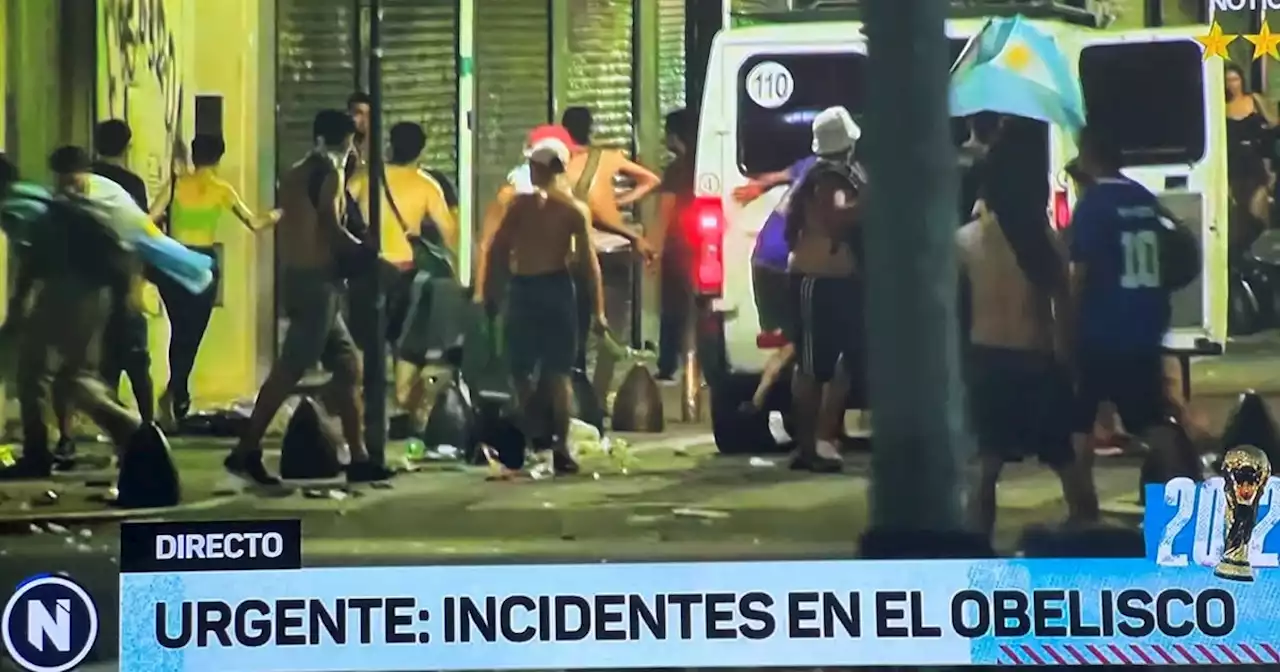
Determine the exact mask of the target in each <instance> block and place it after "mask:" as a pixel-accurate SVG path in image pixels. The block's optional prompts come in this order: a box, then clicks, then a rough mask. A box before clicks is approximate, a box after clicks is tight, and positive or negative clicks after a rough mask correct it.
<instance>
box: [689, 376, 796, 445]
mask: <svg viewBox="0 0 1280 672" xmlns="http://www.w3.org/2000/svg"><path fill="white" fill-rule="evenodd" d="M759 383H760V376H754V375H746V374H736V375H735V374H730V375H725V376H721V377H719V378H718V379H716V380H715V381H714V382H712V383H711V384H710V385H709V386H708V387H709V390H708V391H709V392H710V396H711V432H712V433H713V434H714V435H715V439H716V449H717V450H719V451H720V452H721V453H723V454H725V455H744V454H752V453H776V452H780V451H786V450H789V449H790V445H789V444H780V443H778V441H777V439H775V438H774V435H773V433H772V432H771V431H770V430H769V414H770V411H771V409H773V410H776V409H777V407H776V405H775V404H773V403H770V404H768V405H767V407H766V409H765V410H763V411H758V412H754V413H748V412H744V411H743V406H744V404H745V403H746V402H749V401H750V400H751V396H752V394H754V393H755V389H756V386H757V385H759ZM771 396H772V395H771ZM770 401H771V402H772V401H773V400H772V399H771V400H770Z"/></svg>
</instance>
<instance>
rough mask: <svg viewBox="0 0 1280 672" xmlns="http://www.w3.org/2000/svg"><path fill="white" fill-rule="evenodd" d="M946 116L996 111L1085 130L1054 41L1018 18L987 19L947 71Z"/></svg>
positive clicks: (1076, 89)
mask: <svg viewBox="0 0 1280 672" xmlns="http://www.w3.org/2000/svg"><path fill="white" fill-rule="evenodd" d="M950 102H951V115H952V116H953V117H967V116H969V115H971V114H975V113H978V112H998V113H1001V114H1009V115H1014V116H1018V117H1027V118H1030V119H1037V120H1039V121H1043V122H1046V123H1051V124H1056V125H1058V126H1062V127H1064V128H1066V129H1068V130H1069V131H1071V132H1072V133H1076V132H1078V131H1079V130H1080V129H1081V128H1083V127H1084V123H1085V116H1084V100H1083V98H1082V97H1081V95H1080V86H1079V83H1078V82H1077V81H1076V79H1075V77H1074V76H1072V74H1071V68H1070V66H1069V65H1068V63H1067V59H1066V56H1064V55H1063V54H1062V52H1061V51H1060V50H1059V49H1058V45H1057V43H1056V41H1055V40H1054V38H1053V36H1051V35H1048V34H1046V33H1044V32H1043V31H1041V30H1040V29H1039V28H1036V27H1035V26H1033V25H1032V24H1031V22H1030V21H1028V20H1027V19H1026V18H1024V17H1022V16H1014V17H1011V18H998V19H991V20H990V21H988V22H987V25H985V26H983V28H982V30H980V31H979V32H978V34H977V35H975V36H974V37H973V39H972V40H970V41H969V44H968V45H966V46H965V49H964V51H963V52H961V54H960V58H959V59H958V60H957V61H956V63H955V65H953V66H952V68H951V97H950Z"/></svg>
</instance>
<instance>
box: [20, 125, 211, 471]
mask: <svg viewBox="0 0 1280 672" xmlns="http://www.w3.org/2000/svg"><path fill="white" fill-rule="evenodd" d="M49 165H50V168H51V169H52V170H53V172H54V174H55V178H56V182H57V187H58V193H57V195H56V196H55V195H50V194H48V193H47V192H45V191H44V190H42V189H40V188H39V187H36V186H34V185H31V184H24V183H21V182H19V181H18V173H17V170H16V169H15V168H14V167H13V165H12V164H11V163H9V162H7V161H5V160H3V159H2V158H0V219H3V221H4V228H5V231H6V233H9V234H10V235H11V236H14V237H15V238H17V239H18V240H17V242H18V243H19V246H20V249H21V251H22V252H21V262H20V267H19V279H18V287H17V291H16V292H15V295H14V296H13V298H12V299H11V301H10V312H9V315H8V319H7V320H6V323H5V325H4V327H3V332H4V333H5V334H7V335H10V336H11V337H12V335H16V336H17V340H18V346H17V353H18V354H17V356H18V372H17V379H18V380H17V385H18V396H19V400H20V403H21V407H22V412H21V416H22V426H23V453H22V456H21V457H20V458H19V460H18V461H17V463H16V464H14V465H13V466H11V467H8V468H6V469H3V470H0V480H15V479H27V478H32V479H37V478H47V477H48V476H49V475H50V473H51V471H52V468H53V462H54V458H53V454H52V453H51V452H50V450H49V437H48V428H47V427H46V425H45V410H46V406H47V405H48V403H49V398H50V396H51V391H52V388H53V386H55V385H57V386H63V389H64V390H65V391H66V393H67V394H68V398H69V399H70V400H71V401H73V402H74V404H75V407H76V408H78V409H79V410H81V411H83V412H84V413H86V414H87V415H88V416H89V417H90V418H92V419H93V420H94V422H95V423H96V424H97V425H98V426H99V427H101V428H102V429H103V430H104V431H105V432H107V433H108V434H109V435H110V436H111V439H112V442H113V443H114V444H115V445H116V447H117V450H120V449H123V448H124V446H125V445H126V444H127V443H128V442H129V441H130V439H131V438H132V437H133V435H134V433H135V432H137V431H138V430H139V428H140V427H142V423H141V421H140V420H139V418H138V416H136V415H135V414H133V413H132V412H130V411H129V410H128V409H126V408H124V407H123V406H122V405H120V403H119V402H117V401H115V400H114V399H113V398H112V395H111V394H110V392H109V391H108V390H107V387H106V385H104V384H103V382H102V380H101V379H100V378H99V377H98V368H99V365H98V358H99V356H100V352H101V345H102V344H101V341H102V335H103V332H104V330H105V329H106V325H107V320H108V318H109V317H110V315H111V311H112V307H113V305H114V303H115V302H116V301H117V300H118V297H121V296H127V295H128V294H129V291H130V285H131V283H132V282H133V281H134V280H135V277H136V273H135V272H134V271H135V270H136V268H137V267H138V255H139V254H141V255H142V256H145V257H146V258H147V259H148V261H152V262H159V263H156V266H157V268H160V269H161V270H162V271H164V272H166V273H168V274H171V275H175V276H179V277H181V278H182V281H184V284H186V285H188V286H190V287H191V288H193V289H195V288H198V287H199V286H200V284H201V282H202V281H203V283H204V285H206V286H207V284H208V282H209V281H210V280H211V279H212V276H211V275H210V273H209V269H208V268H207V267H205V268H203V270H202V269H201V268H200V266H199V264H198V262H193V260H192V259H190V258H189V257H186V256H185V255H183V254H182V250H184V249H185V248H182V247H181V246H176V247H173V246H169V245H166V243H165V242H164V236H163V234H162V233H160V231H159V230H158V229H157V228H156V227H155V224H154V223H152V222H151V220H150V219H149V218H148V217H147V215H146V213H145V212H143V211H142V210H141V209H140V208H138V207H137V204H136V203H134V202H133V200H132V199H131V198H130V197H129V195H128V194H127V193H125V192H124V190H123V188H122V187H120V186H119V185H118V184H116V183H114V182H112V181H111V180H109V179H107V178H104V177H100V176H97V175H93V174H92V172H91V169H92V163H91V160H90V158H89V155H88V153H87V152H86V151H85V150H83V149H81V148H79V147H63V148H61V149H58V150H57V151H55V152H54V153H53V156H52V157H51V158H50V161H49ZM170 242H171V241H170ZM175 245H176V244H175ZM162 250H163V251H162ZM37 286H38V287H39V291H33V290H35V289H36V287H37ZM33 297H34V298H33Z"/></svg>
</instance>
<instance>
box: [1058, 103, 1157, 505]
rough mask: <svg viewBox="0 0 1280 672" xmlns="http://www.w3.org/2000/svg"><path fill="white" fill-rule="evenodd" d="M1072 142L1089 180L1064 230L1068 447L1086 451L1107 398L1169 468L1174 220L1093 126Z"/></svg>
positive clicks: (1087, 454) (1088, 455)
mask: <svg viewBox="0 0 1280 672" xmlns="http://www.w3.org/2000/svg"><path fill="white" fill-rule="evenodd" d="M1078 144H1079V147H1080V156H1079V157H1078V159H1077V160H1078V162H1079V164H1078V165H1079V166H1080V169H1081V171H1082V172H1084V173H1085V174H1087V175H1089V176H1090V177H1092V178H1093V185H1092V187H1091V188H1090V189H1089V190H1088V191H1086V192H1085V193H1084V195H1083V196H1082V197H1081V198H1080V200H1079V201H1078V202H1077V204H1076V209H1075V212H1074V214H1073V216H1072V219H1071V226H1070V228H1069V229H1068V231H1067V233H1068V237H1069V242H1070V252H1071V280H1072V296H1073V303H1074V308H1075V310H1074V313H1075V318H1076V320H1077V322H1076V328H1075V339H1076V342H1075V344H1074V345H1075V348H1074V353H1075V354H1074V357H1075V361H1074V365H1075V373H1076V386H1077V387H1076V409H1075V410H1076V412H1075V431H1074V436H1073V443H1074V445H1075V451H1076V455H1077V456H1078V458H1079V459H1082V460H1091V459H1092V455H1093V453H1092V450H1091V446H1090V441H1089V438H1090V434H1091V432H1092V428H1093V424H1094V420H1095V418H1096V417H1097V414H1098V405H1099V404H1100V403H1101V402H1103V401H1110V402H1112V403H1113V404H1114V405H1115V407H1116V410H1117V412H1118V414H1119V416H1120V419H1121V420H1122V421H1123V422H1124V426H1125V427H1126V428H1127V429H1128V430H1129V431H1130V432H1132V433H1133V434H1135V435H1141V436H1143V437H1144V438H1145V439H1146V441H1147V445H1149V446H1150V447H1151V449H1152V451H1154V453H1155V455H1156V457H1157V459H1158V460H1159V461H1160V462H1162V463H1163V466H1164V467H1165V468H1167V469H1168V470H1169V473H1172V471H1174V470H1176V467H1175V465H1176V461H1175V454H1176V453H1175V450H1176V445H1177V440H1178V436H1177V430H1176V428H1175V426H1174V425H1173V424H1172V423H1171V422H1170V417H1171V416H1173V415H1174V412H1175V409H1173V408H1171V407H1170V404H1169V402H1168V400H1167V397H1166V395H1165V385H1164V365H1163V362H1162V350H1163V345H1162V343H1163V340H1164V335H1165V332H1167V331H1168V329H1169V320H1170V314H1171V308H1170V295H1171V293H1172V292H1171V289H1170V288H1169V287H1168V284H1167V282H1166V279H1167V276H1168V275H1169V269H1165V271H1164V272H1162V269H1161V260H1162V255H1163V254H1164V250H1163V249H1162V248H1163V247H1164V246H1165V245H1167V244H1168V233H1169V232H1171V231H1173V230H1175V227H1176V225H1175V224H1174V223H1173V222H1171V221H1170V220H1168V219H1167V217H1166V216H1165V210H1164V208H1163V207H1162V206H1161V205H1160V202H1159V200H1158V199H1157V198H1156V197H1155V195H1153V194H1152V193H1151V192H1150V191H1148V190H1147V189H1146V188H1145V187H1143V186H1142V185H1140V184H1138V183H1137V182H1134V181H1132V180H1130V179H1128V178H1126V177H1124V176H1123V175H1122V174H1121V173H1120V167H1121V166H1122V157H1121V155H1120V152H1119V150H1118V149H1117V147H1116V145H1115V144H1113V143H1112V142H1110V140H1109V139H1107V138H1105V137H1104V136H1103V135H1102V134H1101V133H1100V132H1099V131H1098V130H1097V129H1095V128H1092V127H1091V128H1085V129H1084V130H1082V131H1081V133H1080V137H1079V140H1078ZM1095 504H1096V502H1095Z"/></svg>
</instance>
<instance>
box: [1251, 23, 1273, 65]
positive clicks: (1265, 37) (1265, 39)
mask: <svg viewBox="0 0 1280 672" xmlns="http://www.w3.org/2000/svg"><path fill="white" fill-rule="evenodd" d="M1244 39H1246V40H1249V42H1250V43H1251V44H1253V60H1255V61H1256V60H1258V59H1259V58H1262V57H1263V56H1270V57H1271V58H1274V59H1276V60H1280V33H1273V32H1271V27H1270V26H1268V25H1267V24H1266V23H1263V24H1262V29H1261V30H1259V31H1258V34H1257V35H1245V36H1244Z"/></svg>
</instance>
